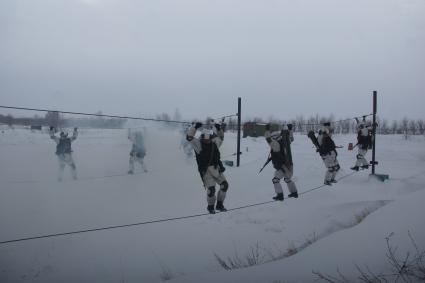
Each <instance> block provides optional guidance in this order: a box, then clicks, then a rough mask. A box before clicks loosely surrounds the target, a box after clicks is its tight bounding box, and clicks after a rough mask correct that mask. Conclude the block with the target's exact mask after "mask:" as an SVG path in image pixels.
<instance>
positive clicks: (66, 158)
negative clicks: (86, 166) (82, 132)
mask: <svg viewBox="0 0 425 283" xmlns="http://www.w3.org/2000/svg"><path fill="white" fill-rule="evenodd" d="M49 133H50V138H51V139H52V140H54V141H55V142H56V155H57V157H58V161H59V172H58V181H59V182H61V181H62V177H63V171H64V169H65V165H69V167H71V174H72V178H73V179H74V180H76V179H77V167H76V166H75V162H74V159H73V158H72V148H71V143H72V142H73V141H75V140H76V139H77V136H78V132H77V128H74V132H73V134H72V137H70V138H69V137H68V133H65V132H63V131H62V132H61V133H60V134H59V137H57V136H55V131H54V128H53V127H50V131H49Z"/></svg>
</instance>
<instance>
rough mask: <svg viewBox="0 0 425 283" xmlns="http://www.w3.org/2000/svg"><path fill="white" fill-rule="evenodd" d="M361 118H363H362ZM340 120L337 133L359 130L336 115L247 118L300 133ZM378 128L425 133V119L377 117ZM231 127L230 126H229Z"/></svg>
mask: <svg viewBox="0 0 425 283" xmlns="http://www.w3.org/2000/svg"><path fill="white" fill-rule="evenodd" d="M360 120H361V118H360ZM366 120H367V121H370V123H372V117H371V116H369V117H367V118H366ZM333 121H339V122H338V123H334V124H333V126H334V128H335V133H338V134H348V133H356V131H357V127H356V126H357V122H356V121H355V120H354V119H349V118H348V119H344V118H343V119H335V117H334V115H330V116H319V115H315V116H310V117H308V118H305V117H304V116H302V115H300V116H297V117H296V118H295V119H291V120H279V119H275V118H273V117H269V118H268V119H262V118H259V117H256V118H253V119H250V120H247V121H245V122H256V123H265V124H266V123H272V124H279V125H282V124H292V125H293V126H294V131H295V132H299V133H307V132H308V131H311V130H313V131H318V130H319V129H320V128H321V125H322V124H323V123H324V122H333ZM376 122H377V128H376V132H377V134H380V135H389V134H402V135H405V136H408V135H423V134H425V120H424V119H417V120H414V119H409V118H407V117H405V118H402V119H400V120H392V121H389V120H388V119H381V118H380V117H377V119H376ZM228 128H229V127H228ZM230 128H232V129H233V128H235V129H236V128H237V121H234V122H233V121H232V123H231V127H230Z"/></svg>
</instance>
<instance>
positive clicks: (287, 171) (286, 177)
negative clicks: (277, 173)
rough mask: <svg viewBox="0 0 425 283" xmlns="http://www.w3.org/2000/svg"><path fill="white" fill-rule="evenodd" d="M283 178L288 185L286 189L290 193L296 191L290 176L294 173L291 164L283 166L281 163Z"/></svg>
mask: <svg viewBox="0 0 425 283" xmlns="http://www.w3.org/2000/svg"><path fill="white" fill-rule="evenodd" d="M282 167H283V177H284V178H283V180H284V181H285V183H286V185H287V186H288V190H289V192H290V193H291V194H295V193H297V186H296V185H295V183H294V181H292V176H293V173H294V167H292V166H289V167H288V166H285V165H283V166H282Z"/></svg>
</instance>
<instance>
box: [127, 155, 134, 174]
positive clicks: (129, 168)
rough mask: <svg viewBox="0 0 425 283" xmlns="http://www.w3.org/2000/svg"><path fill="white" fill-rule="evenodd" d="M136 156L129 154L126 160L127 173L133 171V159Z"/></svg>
mask: <svg viewBox="0 0 425 283" xmlns="http://www.w3.org/2000/svg"><path fill="white" fill-rule="evenodd" d="M135 158H136V156H134V155H130V160H129V161H128V174H133V173H134V160H135Z"/></svg>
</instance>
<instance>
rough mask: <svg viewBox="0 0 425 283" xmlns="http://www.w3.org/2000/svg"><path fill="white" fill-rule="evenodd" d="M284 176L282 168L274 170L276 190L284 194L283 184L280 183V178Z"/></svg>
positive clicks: (273, 180) (277, 192)
mask: <svg viewBox="0 0 425 283" xmlns="http://www.w3.org/2000/svg"><path fill="white" fill-rule="evenodd" d="M283 177H284V173H283V171H282V170H276V171H275V172H274V177H273V179H272V182H273V187H274V191H275V192H276V194H277V195H278V194H283V189H282V185H281V184H280V180H281V179H282V178H283Z"/></svg>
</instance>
